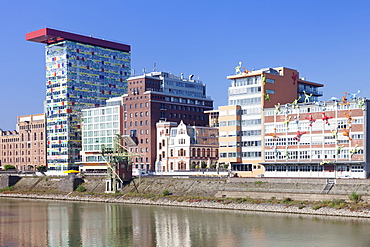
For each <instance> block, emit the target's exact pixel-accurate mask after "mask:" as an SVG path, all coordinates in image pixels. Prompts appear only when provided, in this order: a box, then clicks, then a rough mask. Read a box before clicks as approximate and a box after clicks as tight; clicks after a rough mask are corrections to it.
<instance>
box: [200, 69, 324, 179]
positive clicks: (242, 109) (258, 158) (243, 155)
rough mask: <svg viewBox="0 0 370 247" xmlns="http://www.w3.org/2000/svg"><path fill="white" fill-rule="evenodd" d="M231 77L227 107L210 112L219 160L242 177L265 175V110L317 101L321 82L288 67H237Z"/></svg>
mask: <svg viewBox="0 0 370 247" xmlns="http://www.w3.org/2000/svg"><path fill="white" fill-rule="evenodd" d="M235 73H236V74H235V75H232V76H228V77H227V78H228V79H230V80H231V86H230V87H229V90H228V106H222V107H219V109H218V110H214V111H209V112H207V113H209V118H210V123H211V127H218V128H219V135H220V137H219V143H220V162H223V163H226V164H229V168H230V169H231V171H232V172H235V173H238V175H239V176H250V177H257V176H259V175H261V174H263V172H264V171H263V166H261V164H260V163H261V162H263V156H262V153H263V139H264V129H263V125H264V116H263V112H262V109H263V108H271V107H274V106H275V105H277V106H279V105H280V104H281V105H283V104H293V105H294V104H297V103H298V102H306V103H307V102H313V101H317V99H318V97H319V96H322V92H320V91H319V88H320V87H322V86H323V85H322V84H319V83H313V82H309V81H306V80H305V79H304V78H301V77H300V76H299V72H298V71H297V70H293V69H288V68H285V67H279V68H267V69H260V70H256V71H248V70H244V71H242V70H241V66H238V67H236V71H235Z"/></svg>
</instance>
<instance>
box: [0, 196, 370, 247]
mask: <svg viewBox="0 0 370 247" xmlns="http://www.w3.org/2000/svg"><path fill="white" fill-rule="evenodd" d="M329 219H330V220H329ZM369 225H370V221H369V220H358V219H356V220H350V219H348V220H343V219H340V220H339V219H333V218H328V219H323V218H318V217H317V218H312V217H308V216H307V218H305V217H303V216H292V215H290V216H283V215H278V214H271V215H270V214H267V213H261V214H256V213H253V214H251V213H246V212H237V211H223V210H211V209H193V208H177V207H156V206H143V205H121V204H104V203H73V202H64V201H31V200H14V199H2V198H0V246H274V245H275V246H276V245H279V246H293V245H297V246H323V245H330V246H353V245H356V246H369V241H368V240H367V239H368V238H367V236H368V227H369ZM282 226H283V227H282ZM323 233H324V234H323ZM347 233H351V234H350V235H348V234H347ZM346 234H347V235H346ZM277 243H278V244H277Z"/></svg>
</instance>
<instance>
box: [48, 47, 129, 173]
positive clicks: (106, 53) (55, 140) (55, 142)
mask: <svg viewBox="0 0 370 247" xmlns="http://www.w3.org/2000/svg"><path fill="white" fill-rule="evenodd" d="M130 67H131V66H130V53H129V52H125V51H120V50H115V49H110V48H105V47H101V46H96V45H90V44H86V43H80V42H75V41H69V40H63V41H61V42H57V43H53V44H49V45H47V46H46V109H45V110H46V118H47V125H46V126H47V159H48V168H49V170H57V171H59V170H60V171H63V170H67V169H76V168H77V167H76V165H75V162H79V161H80V160H81V156H80V151H81V117H82V116H81V110H82V109H86V108H90V107H99V106H103V105H105V100H107V99H108V98H111V97H117V96H120V95H122V94H125V93H126V92H127V78H128V76H129V74H130V71H131V69H130Z"/></svg>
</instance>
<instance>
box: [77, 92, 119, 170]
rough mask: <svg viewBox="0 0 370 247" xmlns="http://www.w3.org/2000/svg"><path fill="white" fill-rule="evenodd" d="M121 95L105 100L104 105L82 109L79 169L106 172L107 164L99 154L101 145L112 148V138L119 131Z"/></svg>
mask: <svg viewBox="0 0 370 247" xmlns="http://www.w3.org/2000/svg"><path fill="white" fill-rule="evenodd" d="M121 105H122V97H115V98H112V99H109V100H107V101H106V106H104V107H97V108H90V109H85V110H82V114H83V117H82V121H83V123H82V152H81V155H82V162H81V163H78V164H79V165H80V170H81V171H85V172H98V171H101V172H106V169H107V166H106V163H105V161H104V160H103V158H102V157H101V155H100V154H99V153H100V151H101V149H102V145H104V146H105V147H106V148H113V140H114V138H115V136H116V135H117V134H120V133H121V129H120V118H121V110H120V109H121Z"/></svg>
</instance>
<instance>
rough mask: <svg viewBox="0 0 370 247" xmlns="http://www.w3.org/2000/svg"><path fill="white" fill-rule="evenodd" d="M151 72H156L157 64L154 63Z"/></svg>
mask: <svg viewBox="0 0 370 247" xmlns="http://www.w3.org/2000/svg"><path fill="white" fill-rule="evenodd" d="M153 71H157V63H154V69H153Z"/></svg>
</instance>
